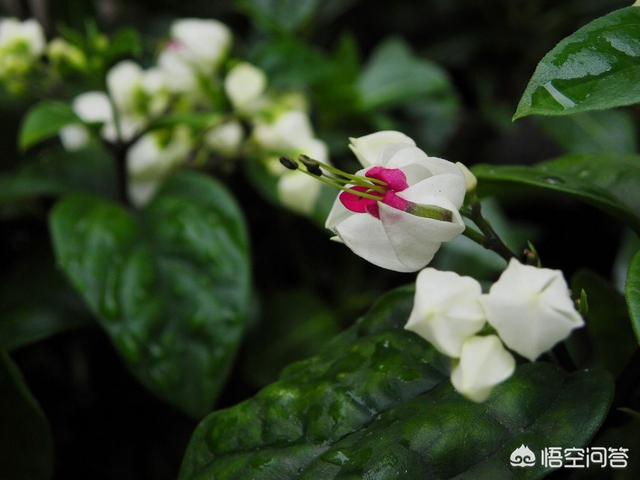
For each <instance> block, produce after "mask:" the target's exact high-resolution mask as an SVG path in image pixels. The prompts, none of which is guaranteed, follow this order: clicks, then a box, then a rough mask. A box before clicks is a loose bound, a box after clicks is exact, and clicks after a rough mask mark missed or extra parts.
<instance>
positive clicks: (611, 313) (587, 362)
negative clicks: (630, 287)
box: [569, 270, 638, 376]
mask: <svg viewBox="0 0 640 480" xmlns="http://www.w3.org/2000/svg"><path fill="white" fill-rule="evenodd" d="M571 289H572V290H573V294H574V298H575V297H579V296H580V292H581V291H582V290H584V291H585V293H586V294H587V300H588V304H589V310H588V312H587V314H586V316H585V321H586V324H587V328H586V332H585V333H588V349H587V354H586V355H584V356H586V357H587V358H585V359H583V362H581V363H580V365H581V366H585V367H586V366H589V367H593V366H600V367H603V368H606V369H607V370H609V372H611V373H612V374H613V375H614V376H617V375H618V374H620V372H622V370H623V369H624V367H625V366H626V365H627V362H628V361H629V359H630V358H631V356H632V355H633V352H635V350H636V348H637V347H638V344H637V342H636V340H635V338H634V335H633V330H632V328H631V325H630V323H629V315H628V312H627V307H626V304H625V302H624V297H623V296H622V295H621V294H620V292H618V291H616V290H615V289H614V288H613V286H612V285H611V284H610V283H609V282H608V281H606V280H605V279H604V278H602V277H600V276H598V275H596V274H595V273H593V272H589V271H587V270H582V271H579V272H578V273H577V274H575V275H574V276H573V278H572V279H571ZM578 340H579V334H578V335H575V336H572V337H570V338H569V345H570V346H572V345H577V344H578Z"/></svg>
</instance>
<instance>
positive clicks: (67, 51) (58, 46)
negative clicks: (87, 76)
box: [47, 38, 87, 70]
mask: <svg viewBox="0 0 640 480" xmlns="http://www.w3.org/2000/svg"><path fill="white" fill-rule="evenodd" d="M47 56H48V57H49V60H51V62H52V63H53V64H56V65H66V66H68V67H71V68H74V69H77V70H82V69H84V68H85V67H86V65H87V57H86V56H85V54H84V52H83V51H82V50H80V49H79V48H78V47H76V46H75V45H72V44H70V43H69V42H67V41H66V40H64V39H63V38H54V39H53V40H51V41H50V42H49V45H47Z"/></svg>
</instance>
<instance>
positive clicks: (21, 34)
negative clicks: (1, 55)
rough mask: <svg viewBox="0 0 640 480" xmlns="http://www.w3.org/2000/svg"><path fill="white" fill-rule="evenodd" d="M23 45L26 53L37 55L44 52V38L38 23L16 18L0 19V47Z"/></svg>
mask: <svg viewBox="0 0 640 480" xmlns="http://www.w3.org/2000/svg"><path fill="white" fill-rule="evenodd" d="M20 45H25V46H26V47H27V52H26V53H27V54H28V55H31V56H32V57H39V56H40V55H42V54H43V53H44V50H45V46H46V40H45V38H44V32H43V31H42V27H41V26H40V24H39V23H38V22H37V21H35V20H33V19H29V20H25V21H24V22H21V21H20V20H18V19H16V18H4V19H2V20H0V49H5V48H14V47H19V46H20Z"/></svg>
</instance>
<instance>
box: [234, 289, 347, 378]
mask: <svg viewBox="0 0 640 480" xmlns="http://www.w3.org/2000/svg"><path fill="white" fill-rule="evenodd" d="M265 300H267V303H266V305H265V308H264V312H263V314H262V315H261V322H260V324H259V325H258V326H257V327H256V328H255V329H254V331H253V332H251V333H250V334H249V335H248V340H247V352H248V354H247V359H246V361H245V365H244V367H245V368H244V371H245V372H246V376H247V378H248V379H249V380H250V381H251V382H252V383H253V384H254V385H257V386H261V387H262V386H264V385H267V384H269V383H271V382H273V381H274V380H276V379H277V377H278V373H279V372H280V370H282V369H283V368H284V367H286V366H287V365H288V364H290V363H292V362H294V361H297V360H300V359H302V358H306V357H308V356H309V355H314V354H315V353H317V352H318V351H319V350H320V349H321V348H322V346H323V345H324V344H325V343H327V342H328V341H329V340H330V339H332V338H333V337H334V336H335V335H337V334H338V332H339V331H340V326H339V324H338V322H337V320H336V318H335V316H334V315H333V313H332V312H331V310H330V309H329V308H328V307H327V306H326V305H325V304H324V303H323V302H322V301H321V300H320V299H319V298H318V297H317V296H316V295H314V294H312V293H311V292H309V291H307V290H302V289H296V290H288V291H283V292H277V293H276V294H274V295H269V296H268V297H267V298H266V299H265Z"/></svg>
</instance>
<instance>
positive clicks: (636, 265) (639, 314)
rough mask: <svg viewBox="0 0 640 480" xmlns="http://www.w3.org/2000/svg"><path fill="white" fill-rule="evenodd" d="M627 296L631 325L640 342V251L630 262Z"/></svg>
mask: <svg viewBox="0 0 640 480" xmlns="http://www.w3.org/2000/svg"><path fill="white" fill-rule="evenodd" d="M625 297H626V299H627V305H628V307H629V315H630V316H631V325H632V326H633V330H634V331H635V332H636V338H637V339H638V342H640V251H639V252H638V253H636V255H635V256H634V257H633V259H632V260H631V263H630V264H629V271H628V273H627V284H626V286H625Z"/></svg>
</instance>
